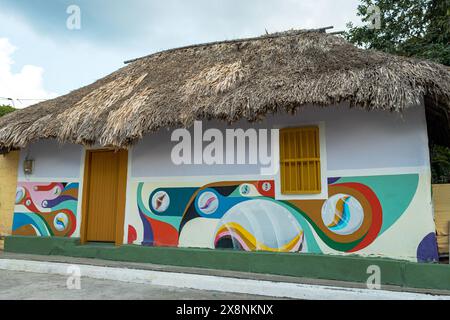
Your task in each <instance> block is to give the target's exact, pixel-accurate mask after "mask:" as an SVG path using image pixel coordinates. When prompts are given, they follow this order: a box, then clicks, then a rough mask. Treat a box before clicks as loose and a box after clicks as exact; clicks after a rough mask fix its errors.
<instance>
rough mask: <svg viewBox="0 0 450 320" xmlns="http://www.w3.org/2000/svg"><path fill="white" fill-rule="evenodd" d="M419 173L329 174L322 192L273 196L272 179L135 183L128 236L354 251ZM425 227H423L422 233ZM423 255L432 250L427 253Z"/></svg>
mask: <svg viewBox="0 0 450 320" xmlns="http://www.w3.org/2000/svg"><path fill="white" fill-rule="evenodd" d="M419 180H420V175H419V174H408V175H388V176H373V177H353V178H349V177H346V178H330V179H329V181H328V193H329V196H328V199H324V200H276V199H275V192H274V190H275V182H274V181H272V180H267V181H266V180H264V181H245V182H242V181H239V182H218V183H211V184H207V185H204V186H201V187H190V186H179V187H173V186H168V187H160V186H157V184H155V183H136V186H135V188H136V196H137V210H138V213H139V217H140V224H141V225H139V223H138V222H137V220H136V219H135V220H133V218H131V219H130V221H131V222H133V221H134V223H131V224H130V226H129V230H131V231H132V232H131V233H129V235H128V242H129V243H134V244H142V245H145V246H180V247H203V248H213V249H234V250H245V251H258V250H260V251H270V252H310V253H330V252H337V253H338V252H341V253H359V252H361V251H363V250H365V249H366V248H368V247H369V246H371V245H373V244H374V243H375V242H376V240H377V239H378V238H380V237H381V236H382V235H383V234H384V233H386V232H388V231H389V230H390V229H391V228H392V227H393V226H394V225H395V224H396V223H397V221H398V220H399V219H400V218H401V217H402V216H403V215H405V212H406V211H407V209H408V207H409V206H410V204H411V203H412V201H413V199H414V198H415V197H417V195H416V194H417V190H418V188H419ZM419 196H420V195H419ZM429 232H430V230H428V229H426V230H425V231H424V232H423V236H422V238H424V237H425V236H426V235H428V234H429ZM417 246H418V245H416V247H415V248H414V252H417V254H419V255H423V251H424V250H423V249H420V248H418V247H417ZM422 246H423V245H422ZM377 250H378V249H375V251H377ZM378 251H380V250H378ZM368 252H370V250H368ZM415 254H416V253H415ZM430 258H431V260H433V259H434V258H435V257H434V256H433V257H431V256H429V255H428V256H427V259H430ZM420 259H424V258H423V257H421V258H420Z"/></svg>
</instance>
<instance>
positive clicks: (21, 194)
mask: <svg viewBox="0 0 450 320" xmlns="http://www.w3.org/2000/svg"><path fill="white" fill-rule="evenodd" d="M24 198H25V189H24V188H23V187H18V188H17V189H16V204H19V203H21V202H22V200H23V199H24Z"/></svg>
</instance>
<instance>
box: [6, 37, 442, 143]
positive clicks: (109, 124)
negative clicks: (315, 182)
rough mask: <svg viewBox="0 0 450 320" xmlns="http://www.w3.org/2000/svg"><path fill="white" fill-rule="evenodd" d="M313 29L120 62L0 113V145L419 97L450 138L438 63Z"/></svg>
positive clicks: (389, 106) (112, 138)
mask: <svg viewBox="0 0 450 320" xmlns="http://www.w3.org/2000/svg"><path fill="white" fill-rule="evenodd" d="M322 31H323V30H322ZM322 31H320V30H315V31H289V32H284V33H277V34H270V35H265V36H262V37H259V38H252V39H242V40H235V41H224V42H216V43H211V44H204V45H197V46H190V47H185V48H179V49H174V50H169V51H165V52H160V53H156V54H153V55H149V56H147V57H143V58H140V59H136V60H133V61H129V63H128V64H127V65H126V66H125V67H123V68H122V69H120V70H118V71H116V72H114V73H112V74H111V75H109V76H107V77H105V78H103V79H100V80H98V81H97V82H95V83H93V84H91V85H89V86H86V87H84V88H81V89H78V90H75V91H73V92H71V93H70V94H67V95H65V96H61V97H58V98H56V99H53V100H50V101H45V102H42V103H40V104H37V105H34V106H32V107H29V108H27V109H25V110H21V111H18V112H15V113H13V114H11V115H8V116H6V117H4V118H2V119H1V120H0V146H1V147H2V148H6V149H12V148H23V147H25V146H26V145H27V144H28V143H30V142H32V141H35V140H38V139H47V138H56V139H58V140H59V141H61V142H72V143H77V144H84V145H93V144H96V145H100V146H108V147H114V148H127V147H129V146H130V145H132V144H133V143H134V142H136V140H138V139H140V138H142V137H143V136H144V135H145V134H147V133H149V132H152V131H156V130H158V129H159V128H162V127H168V126H171V127H172V126H190V125H191V124H192V123H193V121H194V120H195V119H205V118H206V119H212V118H217V119H222V120H225V121H228V122H234V121H236V120H239V119H241V118H244V119H247V120H249V121H255V120H258V119H261V118H262V117H264V116H265V115H266V114H267V113H272V112H276V111H280V110H286V111H290V112H292V111H295V110H297V109H300V108H301V107H302V106H304V105H306V104H315V105H320V106H324V107H326V106H329V105H333V104H336V103H339V102H343V101H346V102H349V103H350V105H351V106H353V107H358V108H365V109H367V110H375V109H381V110H388V111H394V112H402V111H404V110H405V109H407V108H409V107H410V106H412V105H415V104H419V103H420V102H421V101H422V100H425V103H426V108H427V113H428V117H429V121H431V122H430V123H431V126H432V127H435V128H432V129H437V130H438V133H437V134H436V136H438V137H450V136H449V135H448V114H449V110H450V72H449V71H448V69H447V68H445V67H444V66H441V65H438V64H435V63H432V62H427V61H419V60H416V59H409V58H404V57H398V56H393V55H389V54H385V53H381V52H376V51H367V50H362V49H359V48H356V47H354V46H353V45H352V44H349V43H347V42H346V41H345V40H344V39H342V38H341V37H338V36H334V35H330V34H326V33H324V32H322Z"/></svg>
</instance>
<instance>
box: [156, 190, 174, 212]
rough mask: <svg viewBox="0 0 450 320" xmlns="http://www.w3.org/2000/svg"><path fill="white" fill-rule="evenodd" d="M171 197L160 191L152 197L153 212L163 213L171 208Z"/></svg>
mask: <svg viewBox="0 0 450 320" xmlns="http://www.w3.org/2000/svg"><path fill="white" fill-rule="evenodd" d="M169 205H170V197H169V195H168V194H167V192H165V191H158V192H156V193H155V194H154V195H153V197H152V208H153V210H155V211H157V212H159V213H162V212H164V211H166V210H167V209H168V208H169Z"/></svg>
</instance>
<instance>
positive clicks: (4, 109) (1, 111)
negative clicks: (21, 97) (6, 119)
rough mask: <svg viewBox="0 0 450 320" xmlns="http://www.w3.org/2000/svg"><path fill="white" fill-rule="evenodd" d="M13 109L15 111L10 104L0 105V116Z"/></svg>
mask: <svg viewBox="0 0 450 320" xmlns="http://www.w3.org/2000/svg"><path fill="white" fill-rule="evenodd" d="M13 111H16V109H15V108H13V107H11V106H5V105H0V117H3V116H4V115H5V114H8V113H11V112H13Z"/></svg>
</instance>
